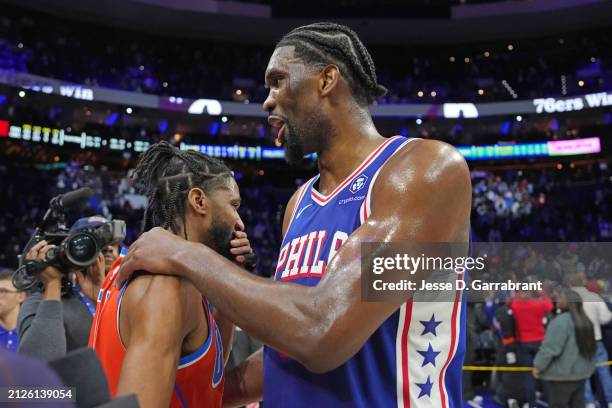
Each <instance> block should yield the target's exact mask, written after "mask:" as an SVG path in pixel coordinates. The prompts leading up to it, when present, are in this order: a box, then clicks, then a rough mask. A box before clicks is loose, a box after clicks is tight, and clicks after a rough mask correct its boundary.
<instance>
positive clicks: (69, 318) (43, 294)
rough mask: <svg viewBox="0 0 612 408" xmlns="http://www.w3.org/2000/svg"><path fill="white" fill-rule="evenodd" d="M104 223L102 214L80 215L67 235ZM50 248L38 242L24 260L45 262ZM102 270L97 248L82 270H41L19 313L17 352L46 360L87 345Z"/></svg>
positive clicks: (102, 256) (54, 268) (103, 262)
mask: <svg viewBox="0 0 612 408" xmlns="http://www.w3.org/2000/svg"><path fill="white" fill-rule="evenodd" d="M105 222H107V221H106V219H104V218H102V217H89V218H81V219H79V220H78V221H77V222H76V223H75V224H74V225H73V226H72V228H71V229H70V234H74V233H75V232H77V231H80V230H83V229H86V228H96V227H98V226H100V225H102V224H104V223H105ZM53 247H54V245H49V244H48V243H47V242H46V241H41V242H39V243H37V244H36V245H34V246H33V247H32V248H31V249H30V250H29V251H28V253H27V255H26V259H27V260H37V261H45V260H46V259H47V252H48V251H49V250H50V249H51V248H53ZM105 269H106V268H105V260H104V255H103V254H102V252H101V251H100V252H98V254H97V257H96V260H95V261H94V262H93V264H91V265H90V266H88V267H86V268H84V269H82V270H74V271H61V270H60V269H58V268H57V267H55V266H47V267H45V268H44V269H43V270H42V271H40V272H39V273H38V279H39V280H40V282H41V285H40V286H41V287H40V288H39V290H35V291H33V293H31V294H30V296H29V297H28V298H27V299H26V300H25V302H24V303H23V305H22V307H21V311H20V313H19V319H18V328H19V339H20V341H19V351H20V352H24V353H27V354H30V355H33V356H35V357H38V358H40V359H42V360H47V361H48V360H50V359H53V358H58V357H62V356H63V355H64V354H66V353H67V352H69V351H72V350H74V349H77V348H80V347H85V346H87V341H88V338H89V329H90V327H91V322H92V318H93V314H94V312H95V307H96V300H97V296H98V292H99V291H100V286H101V285H102V282H103V281H104V276H105ZM67 272H68V273H67ZM72 272H73V273H72Z"/></svg>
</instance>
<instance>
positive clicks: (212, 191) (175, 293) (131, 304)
mask: <svg viewBox="0 0 612 408" xmlns="http://www.w3.org/2000/svg"><path fill="white" fill-rule="evenodd" d="M135 175H136V178H137V180H138V181H139V182H140V183H141V184H142V186H143V187H144V191H145V193H146V195H147V197H148V200H149V204H148V207H147V209H146V212H145V220H144V230H148V229H150V228H152V227H155V226H161V227H163V228H167V229H168V230H170V231H172V233H173V234H176V236H177V237H179V239H183V240H186V241H190V242H194V243H196V244H198V245H200V244H205V245H207V246H208V247H210V248H214V250H216V251H217V252H218V253H219V254H220V255H221V256H224V257H226V258H228V259H230V258H233V257H236V261H237V262H244V261H245V255H246V254H248V253H250V252H251V249H250V246H249V242H248V239H247V238H246V233H244V232H243V231H244V225H243V223H242V220H241V219H240V216H239V215H238V212H237V209H238V207H239V205H240V195H239V192H238V186H237V185H236V182H235V181H234V178H233V175H232V173H231V171H230V170H229V169H228V168H227V167H226V166H225V164H223V163H222V162H220V161H218V160H215V159H213V158H211V157H208V156H206V155H203V154H200V153H195V152H182V151H179V150H178V149H176V148H175V147H173V146H171V145H169V144H168V143H166V142H161V143H158V144H156V145H153V146H151V147H150V148H149V149H148V150H147V151H146V152H145V153H144V154H143V156H142V157H141V159H140V162H139V164H138V167H137V168H136V171H135ZM230 241H231V243H230ZM231 246H232V248H231ZM120 262H121V259H118V260H117V261H116V262H115V265H114V266H113V268H112V269H111V271H110V273H109V274H108V276H107V278H106V281H105V282H104V285H103V287H102V290H101V291H100V296H99V297H98V305H97V310H96V315H95V318H94V322H93V325H92V329H91V334H90V340H89V345H90V347H93V348H94V350H95V351H96V353H97V354H98V356H99V357H100V360H101V361H102V365H103V367H104V370H105V372H106V374H107V377H108V380H109V384H110V388H111V393H112V395H113V396H115V395H123V394H131V393H136V394H137V396H138V399H139V400H140V405H141V406H142V407H147V408H149V407H160V408H162V407H163V408H167V407H168V406H170V407H220V406H221V397H222V394H223V385H224V378H223V374H224V373H223V367H224V364H225V361H226V358H225V357H227V356H228V353H229V349H230V347H229V342H230V341H231V337H232V333H233V326H232V325H231V324H229V325H228V324H225V325H224V327H221V328H220V327H219V325H222V323H217V322H216V320H215V318H214V316H213V313H212V312H211V306H210V305H209V303H208V302H207V300H206V299H205V298H203V297H202V295H201V294H200V293H199V292H198V291H197V289H196V288H195V287H194V286H193V284H192V283H191V282H189V281H187V280H185V279H181V278H176V277H171V276H163V275H148V274H142V273H141V274H138V275H135V276H134V277H133V278H132V279H130V280H129V281H127V282H126V283H124V284H123V285H122V286H121V288H115V287H114V282H115V278H116V277H117V268H118V265H119V263H120ZM219 273H221V274H222V273H223V271H219ZM221 332H224V333H223V340H225V341H226V342H227V343H228V344H223V341H222V336H221ZM224 345H225V346H226V347H223V346H224ZM224 350H225V351H226V355H225V356H224Z"/></svg>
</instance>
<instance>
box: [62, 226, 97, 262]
mask: <svg viewBox="0 0 612 408" xmlns="http://www.w3.org/2000/svg"><path fill="white" fill-rule="evenodd" d="M66 252H67V254H66V255H67V256H68V258H69V259H70V260H71V261H72V262H74V263H75V264H77V265H89V264H90V263H92V262H93V260H94V259H95V257H96V255H97V253H98V245H97V243H96V240H95V238H94V237H92V236H91V235H89V234H77V235H74V236H73V237H72V238H71V239H70V242H68V246H67V251H66Z"/></svg>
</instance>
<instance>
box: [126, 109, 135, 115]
mask: <svg viewBox="0 0 612 408" xmlns="http://www.w3.org/2000/svg"><path fill="white" fill-rule="evenodd" d="M132 112H133V110H132V108H129V107H128V108H125V113H127V114H128V115H131V114H132Z"/></svg>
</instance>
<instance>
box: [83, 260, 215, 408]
mask: <svg viewBox="0 0 612 408" xmlns="http://www.w3.org/2000/svg"><path fill="white" fill-rule="evenodd" d="M124 251H126V250H123V251H122V253H121V257H120V258H119V259H117V261H116V262H115V264H114V265H113V267H112V268H111V270H110V271H109V273H108V275H107V276H106V279H105V281H104V284H103V285H102V289H100V294H99V295H98V304H97V307H96V314H95V316H94V320H93V324H92V326H91V332H90V335H89V347H91V348H93V349H94V350H95V352H96V354H97V355H98V357H99V358H100V361H101V362H102V366H103V367H104V371H105V373H106V377H107V378H108V382H109V386H110V391H111V395H112V396H113V397H115V395H116V393H117V386H118V384H119V375H120V374H121V366H122V364H123V359H124V357H125V353H126V349H125V348H124V347H123V344H122V342H121V338H120V337H119V309H120V307H121V297H122V295H123V293H124V291H125V288H126V287H127V285H126V284H124V285H123V286H122V288H121V289H117V288H115V285H114V283H115V279H116V277H117V271H118V269H119V264H120V263H121V258H122V257H123V255H124V254H125V252H124ZM203 307H204V310H205V313H208V321H209V325H208V337H207V339H206V341H205V342H204V344H202V346H200V348H198V350H196V351H195V352H194V353H192V354H190V355H188V356H185V357H181V359H180V361H179V366H178V369H177V372H176V380H175V383H174V392H173V394H172V400H171V401H170V407H171V408H181V407H183V408H186V407H190V408H191V407H212V408H215V407H221V400H222V396H223V385H224V376H223V346H222V343H221V335H220V333H219V329H218V327H217V325H216V324H215V320H214V318H213V315H212V313H211V312H210V308H209V307H207V305H206V301H203ZM151 358H155V356H154V355H152V356H151Z"/></svg>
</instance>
